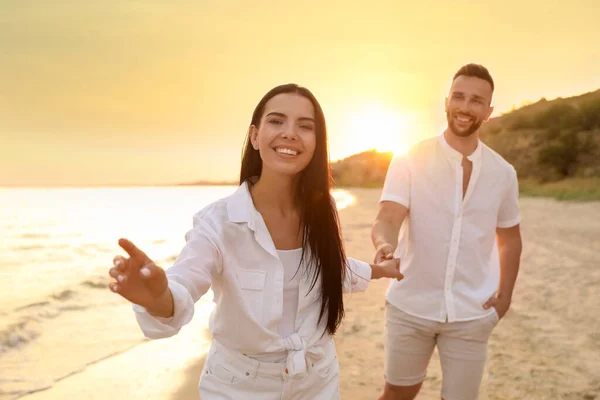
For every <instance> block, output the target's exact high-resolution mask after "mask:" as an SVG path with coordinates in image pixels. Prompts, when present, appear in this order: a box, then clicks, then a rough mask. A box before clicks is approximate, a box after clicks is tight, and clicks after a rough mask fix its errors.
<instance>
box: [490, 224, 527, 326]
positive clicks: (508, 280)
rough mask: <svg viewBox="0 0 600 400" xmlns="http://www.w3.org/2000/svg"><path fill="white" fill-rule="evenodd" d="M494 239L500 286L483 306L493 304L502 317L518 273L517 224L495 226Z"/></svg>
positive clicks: (519, 256) (519, 235) (518, 236)
mask: <svg viewBox="0 0 600 400" xmlns="http://www.w3.org/2000/svg"><path fill="white" fill-rule="evenodd" d="M496 240H497V242H498V253H499V255H500V286H499V287H498V293H497V294H496V295H495V296H493V297H492V298H491V299H489V300H488V301H487V302H486V303H485V305H484V306H483V308H485V309H489V308H490V307H492V306H494V307H495V308H496V311H497V312H498V316H499V317H500V318H502V317H504V314H506V312H507V311H508V308H509V307H510V303H511V301H512V295H513V291H514V288H515V282H516V281H517V275H518V274H519V264H520V262H521V250H522V248H523V244H522V241H521V230H520V228H519V225H515V226H513V227H510V228H497V229H496Z"/></svg>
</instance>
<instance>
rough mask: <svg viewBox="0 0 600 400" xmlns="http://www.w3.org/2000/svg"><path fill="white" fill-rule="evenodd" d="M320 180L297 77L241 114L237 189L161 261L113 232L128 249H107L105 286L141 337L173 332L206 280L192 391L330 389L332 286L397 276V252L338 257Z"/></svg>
mask: <svg viewBox="0 0 600 400" xmlns="http://www.w3.org/2000/svg"><path fill="white" fill-rule="evenodd" d="M330 182H331V176H330V171H329V162H328V155H327V135H326V128H325V117H324V115H323V111H322V110H321V107H320V105H319V103H318V102H317V100H316V99H315V97H314V96H313V95H312V93H311V92H310V91H309V90H307V89H306V88H303V87H299V86H297V85H295V84H288V85H282V86H278V87H276V88H274V89H272V90H271V91H269V92H268V93H267V94H266V95H265V96H264V97H263V99H262V100H261V101H260V102H259V103H258V105H257V107H256V109H255V111H254V114H253V116H252V121H251V125H250V128H249V131H248V136H247V139H246V145H245V148H244V152H243V159H242V168H241V174H240V187H239V189H238V190H237V191H236V192H235V193H234V194H233V195H231V196H229V197H227V198H224V199H222V200H219V201H217V202H215V203H213V204H211V205H209V206H207V207H206V208H204V209H203V210H202V211H200V212H198V213H197V214H196V215H195V216H194V224H193V229H191V230H190V231H189V232H188V233H187V235H186V245H185V246H184V248H183V250H182V252H181V254H180V256H179V257H178V259H177V260H176V262H175V263H174V265H173V266H172V267H171V268H169V269H168V270H167V271H164V270H163V269H161V268H160V267H158V266H156V265H155V264H154V263H153V262H152V260H150V259H149V258H148V257H147V256H146V255H145V254H144V253H143V252H142V251H141V250H139V249H138V248H137V247H135V246H134V245H133V244H132V243H131V242H129V241H128V240H125V239H121V240H120V241H119V245H121V247H122V248H123V249H124V250H125V251H126V252H127V253H128V254H129V258H127V259H126V258H124V257H121V256H117V257H115V259H114V264H115V267H114V268H112V269H111V270H110V275H111V276H112V277H113V278H115V282H113V283H111V285H110V288H111V290H112V291H114V292H115V293H118V294H120V295H121V296H123V297H124V298H126V299H127V300H129V301H131V302H132V303H134V306H133V307H134V310H135V311H136V318H137V320H138V323H139V325H140V327H141V329H142V330H143V332H144V334H145V335H146V336H147V337H149V338H162V337H168V336H172V335H175V334H176V333H177V332H178V331H179V330H180V329H181V327H182V326H183V325H185V324H187V323H188V322H189V321H190V320H191V318H192V315H193V312H194V303H195V302H196V301H197V300H198V299H199V298H200V297H201V296H202V295H204V294H205V293H206V292H207V291H208V289H209V288H210V287H212V289H213V292H214V301H215V303H216V306H215V309H214V311H213V313H212V315H211V317H210V329H211V333H212V336H213V344H212V347H211V349H210V351H209V353H208V356H207V358H206V361H205V365H204V370H203V373H202V377H201V379H200V386H199V390H200V395H201V397H202V399H203V400H212V399H232V400H233V399H236V400H238V399H244V400H246V399H257V400H258V399H260V400H269V399H281V398H285V399H313V400H318V399H323V400H325V399H326V400H330V399H338V398H339V389H338V386H339V385H338V380H339V373H338V372H339V366H338V362H337V359H336V354H335V346H334V343H333V335H334V334H335V332H336V330H337V328H338V326H339V324H340V322H341V321H342V318H343V316H344V306H343V297H342V293H343V292H344V291H354V290H365V289H366V287H367V285H368V282H369V280H370V279H377V278H381V277H391V278H396V279H401V278H402V275H401V274H400V272H399V261H398V260H386V261H383V262H382V263H381V264H378V265H369V264H367V263H364V262H361V261H357V260H353V259H351V258H348V259H347V258H346V256H345V254H344V248H343V245H342V238H341V235H340V228H339V223H338V215H337V210H336V208H335V204H334V202H333V200H332V197H331V195H330Z"/></svg>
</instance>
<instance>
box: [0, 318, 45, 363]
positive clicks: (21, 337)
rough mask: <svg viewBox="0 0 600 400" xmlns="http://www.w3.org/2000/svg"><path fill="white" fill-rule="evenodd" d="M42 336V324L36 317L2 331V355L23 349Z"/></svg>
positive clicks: (0, 351) (0, 334)
mask: <svg viewBox="0 0 600 400" xmlns="http://www.w3.org/2000/svg"><path fill="white" fill-rule="evenodd" d="M41 334H42V328H41V324H40V322H39V319H38V318H37V317H34V316H30V317H28V318H25V319H23V320H21V321H19V322H17V323H14V324H12V325H9V326H8V327H7V328H5V329H4V330H2V331H0V354H3V353H5V352H7V351H8V350H10V349H15V348H18V347H21V346H23V345H25V344H27V343H29V342H31V341H33V340H35V339H37V338H38V337H39V336H40V335H41Z"/></svg>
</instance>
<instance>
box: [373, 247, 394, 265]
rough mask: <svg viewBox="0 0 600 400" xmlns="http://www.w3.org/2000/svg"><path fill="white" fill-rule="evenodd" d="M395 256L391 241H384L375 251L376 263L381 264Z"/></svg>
mask: <svg viewBox="0 0 600 400" xmlns="http://www.w3.org/2000/svg"><path fill="white" fill-rule="evenodd" d="M393 258H394V247H393V246H392V245H391V244H389V243H382V244H380V245H379V246H377V252H376V253H375V260H374V262H375V264H379V263H380V262H382V261H384V260H391V259H393Z"/></svg>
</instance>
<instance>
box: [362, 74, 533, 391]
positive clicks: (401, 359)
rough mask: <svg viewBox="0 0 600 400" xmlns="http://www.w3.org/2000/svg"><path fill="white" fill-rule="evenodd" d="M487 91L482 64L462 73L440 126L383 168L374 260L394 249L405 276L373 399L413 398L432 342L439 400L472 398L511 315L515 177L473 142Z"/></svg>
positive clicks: (516, 252)
mask: <svg viewBox="0 0 600 400" xmlns="http://www.w3.org/2000/svg"><path fill="white" fill-rule="evenodd" d="M493 91H494V81H493V79H492V77H491V76H490V74H489V72H488V70H487V69H486V68H485V67H483V66H481V65H476V64H468V65H465V66H463V67H462V68H460V69H459V71H458V72H457V73H456V74H455V76H454V79H453V81H452V85H451V88H450V93H449V95H448V98H447V99H446V103H445V104H446V117H447V120H448V127H447V129H446V130H445V131H444V132H443V133H442V134H441V135H439V136H437V137H434V138H431V139H427V140H424V141H422V142H420V143H418V144H417V145H415V146H414V147H413V148H412V149H411V150H410V151H409V152H407V153H406V154H404V155H401V156H398V157H395V158H394V160H393V161H392V163H391V164H390V167H389V170H388V173H387V177H386V181H385V185H384V188H383V193H382V196H381V200H380V208H379V213H378V215H377V218H376V220H375V222H374V224H373V228H372V240H373V244H374V246H375V248H376V250H377V253H376V256H375V258H376V260H381V259H384V258H392V257H393V253H394V252H396V255H397V256H398V257H400V259H401V265H402V272H403V274H404V279H403V280H401V281H395V282H393V283H392V284H391V285H390V288H389V290H388V293H387V307H386V361H385V379H386V383H385V390H384V393H383V395H382V396H381V397H380V400H411V399H414V398H415V397H416V395H417V393H418V392H419V390H420V388H421V384H422V382H423V380H424V379H425V374H426V370H427V365H428V363H429V360H430V358H431V355H432V352H433V350H434V347H435V346H436V345H437V347H438V352H439V355H440V359H441V365H442V373H443V383H442V398H443V399H444V400H473V399H477V398H478V392H479V386H480V385H481V380H482V377H483V372H484V367H485V362H486V357H487V342H488V338H489V336H490V334H491V332H492V330H493V329H494V327H495V326H496V324H497V323H498V321H499V320H500V319H502V317H504V315H505V314H506V312H507V311H508V308H509V306H510V302H511V298H512V294H513V288H514V285H515V280H516V278H517V273H518V270H519V261H520V257H521V234H520V231H519V222H520V217H519V206H518V183H517V174H516V172H515V169H514V168H513V167H512V166H511V165H510V164H509V163H508V162H506V161H505V160H504V159H503V158H502V157H501V156H500V155H498V154H497V153H495V152H494V151H493V150H491V149H490V148H489V147H487V146H486V145H485V144H483V143H482V142H481V141H480V140H479V128H480V126H481V124H482V123H483V122H484V121H486V120H487V119H488V118H489V116H490V115H491V114H492V111H493V107H492V106H491V101H492V94H493ZM403 222H404V225H403ZM401 226H402V228H403V229H402V232H400V228H401ZM399 232H400V240H399V237H398V236H399Z"/></svg>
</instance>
